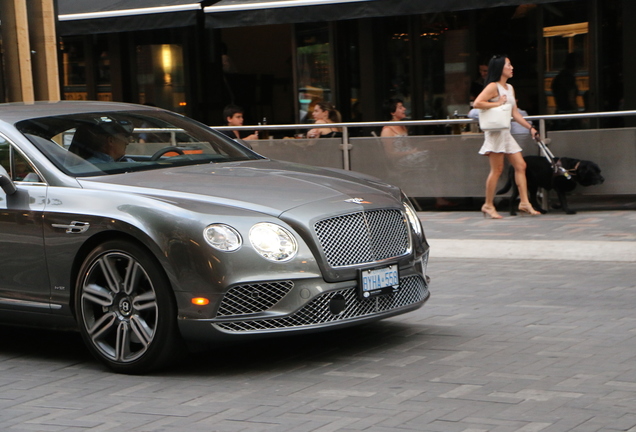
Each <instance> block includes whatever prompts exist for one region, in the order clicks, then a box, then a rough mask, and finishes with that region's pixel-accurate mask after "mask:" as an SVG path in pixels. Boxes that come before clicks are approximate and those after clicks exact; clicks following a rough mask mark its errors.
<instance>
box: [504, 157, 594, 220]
mask: <svg viewBox="0 0 636 432" xmlns="http://www.w3.org/2000/svg"><path fill="white" fill-rule="evenodd" d="M523 159H524V160H525V161H526V180H527V182H528V199H529V200H530V203H531V204H532V207H534V209H535V210H537V211H539V212H541V213H543V214H545V213H547V210H545V209H543V208H541V206H540V205H539V203H538V202H537V191H538V189H539V188H543V189H546V190H552V189H554V190H555V191H556V193H557V195H558V196H559V201H560V202H561V208H562V209H563V210H564V211H565V212H566V213H567V214H575V213H576V212H575V211H574V210H571V209H570V208H569V207H568V202H567V199H566V195H565V194H566V193H568V192H572V191H573V190H574V188H575V187H576V185H577V184H580V185H581V186H593V185H598V184H602V183H603V182H604V181H605V179H604V178H603V176H602V175H601V169H600V168H599V166H598V165H597V164H595V163H594V162H591V161H586V160H580V159H572V158H567V157H562V158H556V159H555V161H556V162H557V165H560V166H561V167H563V168H564V169H565V170H566V172H567V173H568V174H569V178H568V176H564V175H558V174H555V171H554V169H553V168H552V166H551V165H550V162H548V160H547V159H546V158H545V157H543V156H526V157H524V158H523ZM514 177H515V172H514V168H513V167H510V169H509V170H508V182H507V183H506V184H505V186H504V187H502V188H501V189H500V190H498V191H497V195H500V194H504V193H506V192H508V191H509V190H510V189H511V188H512V196H511V197H510V214H511V215H513V216H514V215H516V214H517V210H516V203H517V198H518V197H519V190H518V189H517V184H516V183H515V179H514Z"/></svg>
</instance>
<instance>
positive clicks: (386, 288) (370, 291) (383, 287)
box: [359, 265, 400, 298]
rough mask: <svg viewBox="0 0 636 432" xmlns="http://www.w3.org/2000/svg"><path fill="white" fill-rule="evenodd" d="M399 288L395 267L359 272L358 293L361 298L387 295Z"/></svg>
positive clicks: (396, 268)
mask: <svg viewBox="0 0 636 432" xmlns="http://www.w3.org/2000/svg"><path fill="white" fill-rule="evenodd" d="M399 288H400V275H399V274H398V266H397V265H390V266H388V267H382V268H377V269H369V270H361V271H360V291H359V293H360V296H361V297H362V298H369V297H372V296H376V295H380V294H388V293H390V292H395V291H397V290H398V289H399Z"/></svg>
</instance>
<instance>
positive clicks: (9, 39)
mask: <svg viewBox="0 0 636 432" xmlns="http://www.w3.org/2000/svg"><path fill="white" fill-rule="evenodd" d="M0 16H2V45H3V48H4V64H5V72H6V73H5V79H6V83H7V100H8V101H9V102H21V101H25V102H33V101H34V100H35V99H34V91H33V77H32V73H31V46H30V44H29V24H28V18H27V6H26V0H2V1H0Z"/></svg>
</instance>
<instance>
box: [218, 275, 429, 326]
mask: <svg viewBox="0 0 636 432" xmlns="http://www.w3.org/2000/svg"><path fill="white" fill-rule="evenodd" d="M400 286H401V289H400V291H398V292H397V293H392V294H386V295H379V296H376V297H372V298H369V299H364V300H360V299H359V297H358V294H357V290H356V288H355V287H352V288H346V289H342V290H337V291H330V292H327V293H324V294H322V295H320V296H318V297H316V298H315V299H313V300H312V301H311V302H310V303H309V304H307V305H306V306H304V307H303V308H302V309H300V310H299V311H298V312H296V313H294V314H293V315H290V316H288V317H284V318H272V319H263V320H249V321H235V322H227V323H216V324H215V325H216V326H218V327H219V328H220V329H221V330H224V331H227V332H258V331H264V330H282V329H289V328H298V327H310V326H314V325H319V324H325V323H331V322H337V321H347V320H350V319H353V318H359V317H364V316H371V315H375V314H379V313H383V312H388V311H391V310H393V309H397V308H400V307H403V306H408V305H412V304H415V303H418V302H420V301H422V300H423V299H424V298H425V295H426V293H427V290H426V287H425V285H424V280H423V279H422V277H421V276H409V277H405V278H402V279H400ZM334 298H338V299H344V301H345V308H344V310H343V311H342V312H340V313H338V314H333V313H332V312H331V310H330V302H331V300H332V299H334Z"/></svg>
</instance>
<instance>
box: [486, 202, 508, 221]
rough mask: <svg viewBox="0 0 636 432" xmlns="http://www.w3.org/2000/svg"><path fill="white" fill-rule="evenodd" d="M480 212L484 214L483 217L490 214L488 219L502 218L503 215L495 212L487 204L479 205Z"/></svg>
mask: <svg viewBox="0 0 636 432" xmlns="http://www.w3.org/2000/svg"><path fill="white" fill-rule="evenodd" d="M481 212H482V213H483V214H484V217H487V216H490V219H503V216H501V215H500V214H499V213H497V210H496V209H495V208H494V207H491V206H487V205H486V204H484V205H483V206H481Z"/></svg>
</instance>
